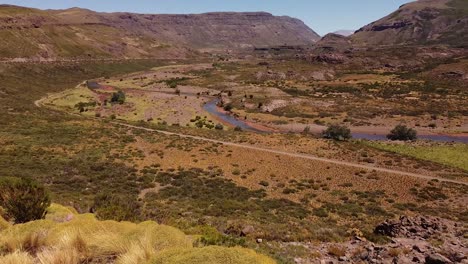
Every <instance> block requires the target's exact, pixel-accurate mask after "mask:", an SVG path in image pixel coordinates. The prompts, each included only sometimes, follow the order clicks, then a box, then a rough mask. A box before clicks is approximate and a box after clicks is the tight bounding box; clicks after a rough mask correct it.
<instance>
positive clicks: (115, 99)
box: [111, 91, 125, 104]
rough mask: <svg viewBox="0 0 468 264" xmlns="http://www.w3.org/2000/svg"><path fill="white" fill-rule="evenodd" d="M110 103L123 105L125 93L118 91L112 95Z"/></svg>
mask: <svg viewBox="0 0 468 264" xmlns="http://www.w3.org/2000/svg"><path fill="white" fill-rule="evenodd" d="M111 103H114V104H123V103H125V93H124V92H123V91H118V92H116V93H113V94H112V97H111Z"/></svg>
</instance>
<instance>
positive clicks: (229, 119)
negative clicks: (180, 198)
mask: <svg viewBox="0 0 468 264" xmlns="http://www.w3.org/2000/svg"><path fill="white" fill-rule="evenodd" d="M218 102H219V99H215V100H211V101H209V102H208V103H206V104H205V105H204V106H203V109H205V111H207V112H208V113H210V114H212V115H214V116H216V117H217V118H219V119H220V120H221V121H223V122H225V123H228V124H230V125H231V126H234V127H236V126H239V127H240V128H242V130H245V131H250V132H256V133H269V132H268V131H264V130H260V129H258V128H255V127H252V126H250V125H249V124H248V123H246V122H245V121H243V120H241V119H238V118H236V117H234V116H232V115H229V114H227V113H225V112H223V111H220V110H219V109H218V106H217V103H218ZM352 135H353V138H355V139H367V140H387V137H386V136H385V135H378V134H372V133H352ZM418 138H419V139H423V140H432V141H438V142H458V143H465V144H468V136H451V135H435V134H434V135H418Z"/></svg>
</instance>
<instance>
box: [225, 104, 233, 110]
mask: <svg viewBox="0 0 468 264" xmlns="http://www.w3.org/2000/svg"><path fill="white" fill-rule="evenodd" d="M232 108H233V107H232V104H227V105H225V106H224V111H226V112H231V111H232Z"/></svg>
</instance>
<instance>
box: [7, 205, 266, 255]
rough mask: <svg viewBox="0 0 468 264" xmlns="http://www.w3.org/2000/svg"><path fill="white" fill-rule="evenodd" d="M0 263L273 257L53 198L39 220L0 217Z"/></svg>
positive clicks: (150, 222)
mask: <svg viewBox="0 0 468 264" xmlns="http://www.w3.org/2000/svg"><path fill="white" fill-rule="evenodd" d="M0 230H1V231H0V263H5V264H8V263H24V264H28V263H44V264H45V263H61V264H72V263H114V262H115V263H154V264H163V263H164V264H166V263H167V264H172V263H174V264H175V263H239V264H241V263H259V264H260V263H275V262H274V261H273V260H272V259H270V258H268V257H265V256H262V255H258V254H256V253H255V252H254V251H253V250H248V249H244V248H225V247H217V246H211V247H203V248H194V247H193V243H192V238H191V237H189V236H186V235H185V234H184V233H183V232H182V231H180V230H178V229H176V228H173V227H169V226H165V225H159V224H157V223H156V222H153V221H147V222H142V223H140V224H135V223H130V222H115V221H99V220H97V219H96V218H95V216H94V215H92V214H81V215H80V214H77V213H76V211H75V210H74V209H70V208H66V207H63V206H60V205H57V204H53V205H52V206H51V207H50V208H49V211H48V214H47V216H46V219H45V220H38V221H33V222H29V223H26V224H19V225H13V226H11V225H8V224H7V223H6V221H5V220H3V219H2V218H0Z"/></svg>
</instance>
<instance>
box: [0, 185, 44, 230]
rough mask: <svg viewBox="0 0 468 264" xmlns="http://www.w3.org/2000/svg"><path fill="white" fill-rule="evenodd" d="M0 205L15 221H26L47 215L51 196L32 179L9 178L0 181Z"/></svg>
mask: <svg viewBox="0 0 468 264" xmlns="http://www.w3.org/2000/svg"><path fill="white" fill-rule="evenodd" d="M0 205H1V206H2V207H3V208H4V209H5V211H6V214H7V216H8V217H9V218H13V219H14V221H15V223H17V224H18V223H26V222H29V221H33V220H38V219H43V218H44V217H45V215H46V210H47V207H49V205H50V197H49V193H48V191H47V190H46V189H45V188H44V187H43V186H41V185H39V184H38V183H37V182H35V181H33V180H31V179H22V178H21V179H18V178H8V179H5V180H2V181H0Z"/></svg>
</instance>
